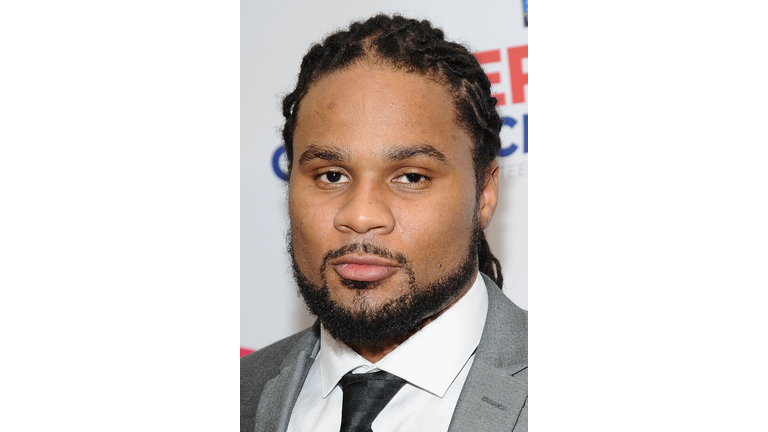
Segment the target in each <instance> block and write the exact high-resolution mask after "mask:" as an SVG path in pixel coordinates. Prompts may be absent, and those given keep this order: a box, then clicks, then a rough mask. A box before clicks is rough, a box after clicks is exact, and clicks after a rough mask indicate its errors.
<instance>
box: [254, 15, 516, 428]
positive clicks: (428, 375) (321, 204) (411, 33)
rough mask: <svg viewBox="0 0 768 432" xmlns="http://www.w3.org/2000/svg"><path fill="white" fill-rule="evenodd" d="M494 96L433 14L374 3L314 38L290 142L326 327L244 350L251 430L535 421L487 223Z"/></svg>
mask: <svg viewBox="0 0 768 432" xmlns="http://www.w3.org/2000/svg"><path fill="white" fill-rule="evenodd" d="M495 105H496V100H495V99H493V98H492V97H491V96H490V82H489V81H488V78H487V77H486V75H485V73H484V72H483V70H482V68H481V67H480V65H479V64H478V62H477V61H476V60H475V58H474V57H473V56H472V54H471V53H470V52H469V51H467V49H466V48H464V47H463V46H461V45H458V44H455V43H451V42H447V41H446V40H445V39H444V37H443V32H442V31H441V30H439V29H435V28H433V27H432V26H431V24H430V23H429V22H428V21H416V20H410V19H406V18H403V17H400V16H394V17H389V16H385V15H378V16H375V17H373V18H370V19H369V20H367V21H365V22H358V23H353V24H352V25H351V26H350V27H349V29H348V30H347V31H340V32H337V33H334V34H332V35H330V36H328V37H327V38H326V39H325V40H324V41H323V42H322V43H321V44H318V45H314V46H312V47H311V49H310V50H309V52H308V53H307V54H306V56H305V57H304V60H303V61H302V65H301V71H300V73H299V77H298V82H297V85H296V88H295V89H294V91H293V92H291V93H290V94H288V95H287V96H286V97H285V99H284V100H283V115H284V116H285V119H286V121H285V125H284V129H283V139H284V141H285V148H286V154H287V156H288V161H289V166H288V172H289V192H288V208H289V216H290V223H291V225H290V232H289V241H288V249H289V253H290V256H291V259H292V263H293V273H294V278H295V280H296V283H297V285H298V287H299V292H300V293H301V295H302V297H303V298H304V301H305V302H306V304H307V307H308V309H309V310H310V312H311V313H312V314H314V315H316V316H317V318H318V323H317V324H315V326H314V327H312V328H310V329H307V330H305V331H303V332H301V333H298V334H296V335H293V336H291V337H289V338H286V339H283V340H282V341H279V342H277V343H275V344H273V345H271V346H269V347H266V348H263V349H261V350H258V351H257V352H255V353H253V354H251V355H249V356H247V357H244V358H243V359H242V361H241V373H240V374H241V407H240V410H241V430H242V431H248V432H252V431H254V430H255V431H260V432H261V431H263V432H274V431H290V432H298V431H333V432H335V431H342V432H347V431H362V432H365V431H368V430H373V431H376V432H388V431H441V432H442V431H450V432H457V431H495V430H505V431H510V430H515V431H525V430H527V423H528V419H527V398H528V396H527V394H528V392H527V388H528V384H527V313H526V312H525V311H523V310H521V309H519V308H518V307H517V306H515V305H514V304H513V303H512V302H511V301H510V300H509V299H508V298H507V297H506V296H505V295H504V294H503V293H502V291H501V289H500V287H501V285H502V275H501V267H500V265H499V262H498V260H497V259H496V258H495V257H494V256H493V254H492V253H491V251H490V248H489V247H488V243H487V241H486V240H485V235H484V233H483V229H485V228H486V227H487V226H488V224H489V223H490V221H491V217H492V216H493V213H494V210H495V208H496V203H497V199H498V164H497V162H496V160H495V158H496V155H497V154H498V152H499V149H500V147H501V146H500V140H499V131H500V129H501V124H502V123H501V119H500V118H499V115H498V114H497V112H496V107H495ZM480 272H482V273H480Z"/></svg>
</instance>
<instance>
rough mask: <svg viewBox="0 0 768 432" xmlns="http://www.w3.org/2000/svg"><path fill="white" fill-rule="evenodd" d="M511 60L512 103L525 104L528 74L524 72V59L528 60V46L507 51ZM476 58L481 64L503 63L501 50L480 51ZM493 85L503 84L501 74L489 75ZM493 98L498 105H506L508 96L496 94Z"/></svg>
mask: <svg viewBox="0 0 768 432" xmlns="http://www.w3.org/2000/svg"><path fill="white" fill-rule="evenodd" d="M507 54H508V60H509V77H510V81H511V83H510V86H509V90H510V91H511V92H512V103H513V104H515V103H521V102H525V87H524V86H525V85H527V84H528V72H524V71H523V59H524V58H525V59H527V58H528V45H523V46H519V47H512V48H508V49H507ZM475 58H476V59H477V61H478V62H479V63H480V64H488V63H498V62H500V61H501V50H488V51H479V52H476V53H475ZM487 75H488V79H489V80H490V81H491V84H501V74H500V73H499V72H489V73H487ZM491 96H493V97H495V98H496V99H497V100H498V105H499V106H501V105H504V104H506V99H507V98H506V95H505V94H504V93H496V94H492V95H491Z"/></svg>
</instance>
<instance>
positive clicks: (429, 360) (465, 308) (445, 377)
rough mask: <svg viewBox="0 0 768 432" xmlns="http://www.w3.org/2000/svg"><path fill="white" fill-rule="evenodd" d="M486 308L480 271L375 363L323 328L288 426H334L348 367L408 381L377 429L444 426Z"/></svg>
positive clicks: (326, 430) (427, 430) (303, 429)
mask: <svg viewBox="0 0 768 432" xmlns="http://www.w3.org/2000/svg"><path fill="white" fill-rule="evenodd" d="M487 313H488V292H487V291H486V287H485V282H484V281H483V278H482V277H480V275H479V274H478V275H476V277H475V282H474V283H473V284H472V287H471V288H470V289H469V291H468V292H467V293H466V294H465V295H464V296H463V297H462V298H461V299H459V301H457V302H456V303H455V304H454V305H453V306H451V307H450V308H449V309H448V310H446V311H445V312H443V314H442V315H440V316H439V317H437V318H436V319H435V320H434V321H432V322H430V323H429V324H427V325H426V326H424V328H422V329H421V330H419V331H418V332H416V333H415V334H414V335H413V336H411V337H410V338H408V339H407V340H406V341H405V342H403V343H402V344H400V346H398V347H397V348H395V349H394V350H393V351H392V352H390V353H389V354H387V356H386V357H384V358H383V359H381V360H379V361H378V362H376V363H371V362H369V361H368V360H366V359H365V358H363V357H362V356H360V355H359V354H357V353H356V352H355V351H353V350H352V349H350V348H349V347H348V346H347V345H346V344H344V343H342V342H340V341H337V340H336V339H334V338H333V337H332V336H331V335H330V334H329V333H328V332H327V331H326V330H325V329H323V328H321V331H320V352H319V353H318V357H317V359H316V360H315V362H314V363H313V364H312V367H311V368H310V370H309V373H308V375H307V378H306V380H305V381H304V386H303V387H302V389H301V392H300V393H299V398H298V400H297V401H296V405H295V406H294V408H293V412H292V413H291V420H290V422H289V423H288V432H309V431H322V432H338V431H339V429H340V428H341V402H342V397H343V393H342V390H341V387H339V386H337V384H338V382H339V380H340V379H341V377H343V376H344V374H346V373H347V372H349V371H353V373H367V372H375V371H378V370H384V371H387V372H389V373H391V374H394V375H397V376H399V377H400V378H403V379H404V380H406V381H408V383H407V384H406V385H405V386H404V387H403V388H402V389H401V390H400V391H399V392H398V393H397V394H396V395H395V397H394V398H392V400H391V401H390V402H389V404H387V406H386V407H384V409H383V410H382V411H381V413H380V414H379V416H378V417H376V420H374V422H373V425H372V429H373V430H374V431H375V432H395V431H420V432H431V431H435V432H445V431H447V430H448V426H449V425H450V422H451V417H452V416H453V411H454V409H455V408H456V402H457V401H458V400H459V394H460V393H461V389H462V387H463V386H464V381H465V380H466V379H467V374H469V369H470V367H471V366H472V362H473V361H474V358H475V349H476V348H477V345H478V343H479V342H480V337H481V336H482V333H483V326H484V325H485V316H486V314H487Z"/></svg>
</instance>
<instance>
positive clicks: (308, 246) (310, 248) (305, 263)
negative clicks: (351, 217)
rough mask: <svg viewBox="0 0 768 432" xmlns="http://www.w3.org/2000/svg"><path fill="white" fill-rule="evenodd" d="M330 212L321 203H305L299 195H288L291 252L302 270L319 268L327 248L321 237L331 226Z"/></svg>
mask: <svg viewBox="0 0 768 432" xmlns="http://www.w3.org/2000/svg"><path fill="white" fill-rule="evenodd" d="M330 213H331V212H330V211H328V209H327V208H324V207H323V206H322V205H312V204H307V203H306V200H302V199H301V197H299V196H293V195H290V196H289V199H288V215H289V218H290V224H291V236H292V240H293V253H294V255H295V257H296V261H297V262H298V263H299V265H300V266H301V269H302V271H305V272H307V271H308V270H309V271H310V273H311V272H314V271H316V270H317V269H319V267H320V264H321V262H322V258H323V255H324V254H325V253H326V252H327V251H328V250H329V248H328V245H325V244H324V241H323V239H325V238H326V236H327V235H328V230H329V227H330V228H332V227H333V225H332V215H331V214H330ZM328 220H331V222H329V221H328Z"/></svg>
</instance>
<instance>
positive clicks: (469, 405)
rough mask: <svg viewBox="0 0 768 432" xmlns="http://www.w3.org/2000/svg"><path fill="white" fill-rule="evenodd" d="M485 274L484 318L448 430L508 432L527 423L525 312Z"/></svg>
mask: <svg viewBox="0 0 768 432" xmlns="http://www.w3.org/2000/svg"><path fill="white" fill-rule="evenodd" d="M483 277H484V278H485V283H486V285H487V287H488V316H487V318H486V322H485V328H484V329H483V336H482V338H481V339H480V344H479V345H478V347H477V352H476V354H475V360H474V363H473V364H472V368H471V369H470V371H469V375H468V376H467V381H466V382H465V383H464V388H463V389H462V391H461V396H460V397H459V402H458V403H457V405H456V410H455V411H454V414H453V418H452V419H451V426H450V427H449V428H448V431H449V432H464V431H477V430H482V431H484V432H495V431H510V430H512V429H513V428H515V427H516V425H517V427H520V426H522V423H526V424H527V408H526V404H527V400H528V343H527V332H528V325H527V313H526V312H525V311H523V310H522V309H520V308H518V307H517V306H515V305H514V304H513V303H512V302H511V301H510V300H509V299H508V298H507V297H506V296H505V295H504V293H503V292H502V291H501V290H500V289H499V288H498V287H497V286H496V284H494V283H493V282H492V281H491V280H490V279H488V278H487V277H485V275H483ZM518 423H520V424H518Z"/></svg>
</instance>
